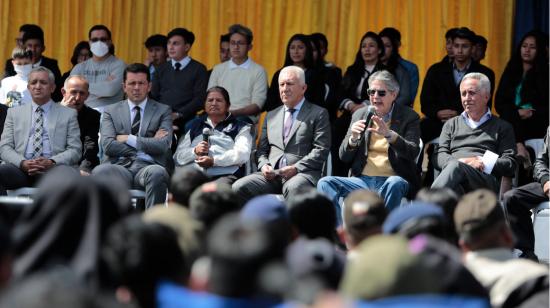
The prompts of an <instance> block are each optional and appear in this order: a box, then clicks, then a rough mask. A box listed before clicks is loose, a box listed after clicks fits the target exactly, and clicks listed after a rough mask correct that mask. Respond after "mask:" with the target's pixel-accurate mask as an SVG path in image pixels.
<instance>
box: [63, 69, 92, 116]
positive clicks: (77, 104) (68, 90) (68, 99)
mask: <svg viewBox="0 0 550 308" xmlns="http://www.w3.org/2000/svg"><path fill="white" fill-rule="evenodd" d="M89 87H90V84H89V83H88V80H86V78H84V76H80V75H73V76H69V78H67V79H66V80H65V84H64V85H63V88H61V93H62V94H63V100H62V101H61V104H62V105H63V106H66V107H70V108H74V109H76V110H78V111H80V110H81V109H82V107H83V106H84V102H85V101H86V99H87V98H88V95H89V94H90V93H89V91H88V90H89Z"/></svg>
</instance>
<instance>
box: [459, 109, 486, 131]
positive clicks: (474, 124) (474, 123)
mask: <svg viewBox="0 0 550 308" xmlns="http://www.w3.org/2000/svg"><path fill="white" fill-rule="evenodd" d="M460 115H461V116H462V118H463V119H464V122H465V123H466V125H468V127H470V128H471V129H475V128H478V127H480V126H481V125H482V124H483V123H485V122H487V121H489V119H491V117H492V116H493V115H492V114H491V111H490V110H489V109H488V108H487V112H485V114H484V115H482V116H481V118H480V119H479V121H474V120H473V119H472V118H470V117H469V116H468V114H467V113H466V111H462V113H461V114H460Z"/></svg>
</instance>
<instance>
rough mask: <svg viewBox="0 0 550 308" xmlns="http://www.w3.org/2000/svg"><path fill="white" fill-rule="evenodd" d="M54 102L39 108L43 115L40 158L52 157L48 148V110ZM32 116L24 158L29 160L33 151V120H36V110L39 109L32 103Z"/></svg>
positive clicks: (49, 147)
mask: <svg viewBox="0 0 550 308" xmlns="http://www.w3.org/2000/svg"><path fill="white" fill-rule="evenodd" d="M53 103H54V102H53V101H52V100H50V101H49V102H47V103H45V104H44V105H42V106H40V107H42V110H43V111H44V113H43V118H42V119H43V121H42V125H43V129H42V156H43V157H46V158H50V157H52V148H51V146H50V136H49V135H48V114H49V113H50V109H51V108H52V104H53ZM31 104H32V115H31V129H30V131H29V137H28V141H27V148H26V149H25V158H26V159H31V158H33V157H32V156H33V154H34V149H33V137H34V129H35V124H36V123H35V120H36V109H37V108H38V107H39V105H37V104H36V103H35V102H32V103H31Z"/></svg>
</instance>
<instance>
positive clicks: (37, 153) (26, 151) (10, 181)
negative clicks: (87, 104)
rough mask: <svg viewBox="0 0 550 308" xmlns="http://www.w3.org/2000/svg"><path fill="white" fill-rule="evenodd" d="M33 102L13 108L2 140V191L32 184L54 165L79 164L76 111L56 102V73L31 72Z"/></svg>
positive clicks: (39, 68)
mask: <svg viewBox="0 0 550 308" xmlns="http://www.w3.org/2000/svg"><path fill="white" fill-rule="evenodd" d="M27 87H28V89H29V92H30V93H31V97H32V103H30V104H25V105H22V106H18V107H14V108H10V109H9V111H8V115H7V117H6V123H5V125H4V131H3V133H2V138H1V141H0V158H1V159H2V161H3V164H2V165H0V194H5V193H6V191H5V189H17V188H20V187H24V186H30V185H33V184H34V183H35V182H36V180H38V178H40V176H41V175H42V174H43V173H45V172H47V171H48V170H50V169H51V168H52V167H54V166H55V165H68V166H76V164H77V163H78V160H79V159H80V157H81V155H82V144H81V143H80V140H79V138H80V130H79V129H78V122H77V119H76V112H75V111H74V110H71V109H69V108H66V107H63V106H60V105H58V104H56V103H54V102H53V100H52V98H51V95H52V93H53V91H54V90H55V77H54V74H53V73H52V72H51V71H50V70H49V69H47V68H45V67H42V66H39V67H37V68H34V69H33V70H32V71H31V72H30V74H29V83H28V85H27Z"/></svg>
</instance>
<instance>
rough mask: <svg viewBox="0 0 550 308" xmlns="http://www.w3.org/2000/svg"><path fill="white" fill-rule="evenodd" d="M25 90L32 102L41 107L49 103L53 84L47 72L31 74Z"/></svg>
mask: <svg viewBox="0 0 550 308" xmlns="http://www.w3.org/2000/svg"><path fill="white" fill-rule="evenodd" d="M27 89H29V92H30V93H31V96H32V100H33V102H35V103H36V104H38V105H42V104H45V103H47V102H48V101H50V98H51V97H52V93H53V91H54V90H55V83H54V82H53V81H51V80H50V77H49V76H48V73H47V72H40V71H39V72H33V73H31V74H30V75H29V83H28V84H27Z"/></svg>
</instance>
